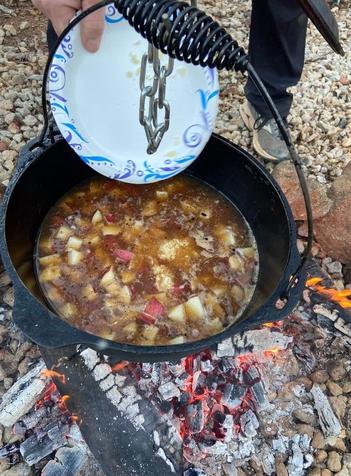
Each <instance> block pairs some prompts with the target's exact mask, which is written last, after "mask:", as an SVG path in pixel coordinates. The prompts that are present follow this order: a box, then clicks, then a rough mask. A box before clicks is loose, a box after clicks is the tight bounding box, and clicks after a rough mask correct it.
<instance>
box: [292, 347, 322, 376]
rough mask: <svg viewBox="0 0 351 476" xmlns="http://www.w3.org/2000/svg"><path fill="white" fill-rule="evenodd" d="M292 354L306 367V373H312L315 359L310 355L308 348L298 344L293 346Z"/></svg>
mask: <svg viewBox="0 0 351 476" xmlns="http://www.w3.org/2000/svg"><path fill="white" fill-rule="evenodd" d="M293 352H294V354H295V357H296V358H297V359H298V360H299V361H300V362H302V363H303V364H304V366H306V368H307V370H308V372H312V370H313V369H314V368H315V366H316V358H315V356H314V355H313V354H312V352H311V350H310V347H309V346H308V345H304V344H303V343H300V344H299V345H295V346H294V348H293Z"/></svg>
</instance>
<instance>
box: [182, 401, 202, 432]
mask: <svg viewBox="0 0 351 476" xmlns="http://www.w3.org/2000/svg"><path fill="white" fill-rule="evenodd" d="M186 423H187V426H188V428H189V431H190V433H200V431H201V430H202V429H203V427H204V425H205V418H204V412H203V407H202V402H201V401H199V402H196V403H193V404H192V405H189V406H188V407H187V409H186Z"/></svg>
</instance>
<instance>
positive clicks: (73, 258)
mask: <svg viewBox="0 0 351 476" xmlns="http://www.w3.org/2000/svg"><path fill="white" fill-rule="evenodd" d="M67 255H68V264H70V265H71V266H76V265H77V264H79V263H80V262H81V260H82V257H83V253H81V252H80V251H76V250H69V251H68V254H67Z"/></svg>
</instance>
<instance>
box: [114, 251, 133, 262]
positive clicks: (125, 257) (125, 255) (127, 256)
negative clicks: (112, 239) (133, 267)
mask: <svg viewBox="0 0 351 476" xmlns="http://www.w3.org/2000/svg"><path fill="white" fill-rule="evenodd" d="M113 256H115V257H116V258H118V259H120V260H121V261H123V263H129V262H130V261H132V259H133V257H134V253H132V252H131V251H128V250H121V249H118V250H115V251H113Z"/></svg>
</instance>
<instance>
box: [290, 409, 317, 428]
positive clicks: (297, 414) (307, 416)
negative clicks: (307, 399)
mask: <svg viewBox="0 0 351 476" xmlns="http://www.w3.org/2000/svg"><path fill="white" fill-rule="evenodd" d="M292 415H293V417H294V418H295V419H296V420H298V421H300V422H302V423H306V424H307V425H313V424H314V423H315V420H316V419H315V416H314V415H313V413H309V412H306V411H304V410H301V409H300V408H298V409H297V410H294V411H293V414H292Z"/></svg>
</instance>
